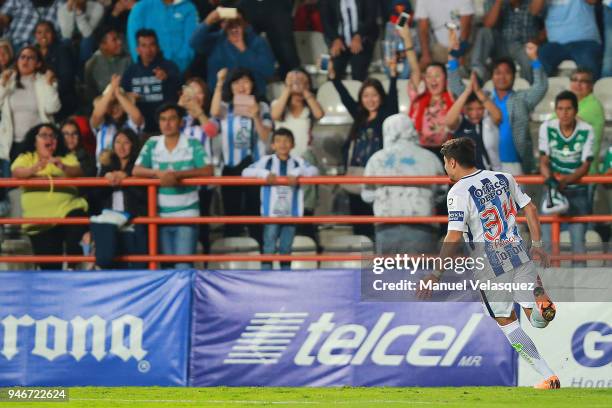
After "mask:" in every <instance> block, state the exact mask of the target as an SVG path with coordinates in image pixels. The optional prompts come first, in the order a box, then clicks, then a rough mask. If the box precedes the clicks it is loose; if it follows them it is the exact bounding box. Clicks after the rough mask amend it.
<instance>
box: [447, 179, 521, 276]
mask: <svg viewBox="0 0 612 408" xmlns="http://www.w3.org/2000/svg"><path fill="white" fill-rule="evenodd" d="M530 201H531V198H529V196H528V195H527V194H525V193H523V192H522V191H521V189H520V187H519V186H518V185H517V183H516V180H514V178H513V177H512V176H511V175H510V174H507V173H501V172H495V171H488V170H478V171H476V172H474V173H473V174H470V175H468V176H465V177H463V178H462V179H461V180H459V181H458V182H457V183H456V184H455V185H454V186H453V187H452V188H451V189H450V191H449V193H448V198H447V206H448V230H449V231H461V232H463V233H464V238H465V240H466V242H470V243H471V247H472V249H473V250H474V251H475V252H477V253H480V254H482V255H477V254H473V255H475V256H484V255H486V257H487V259H488V264H489V266H490V269H489V268H487V269H489V270H488V272H492V273H493V274H494V275H495V276H499V275H501V274H502V273H504V272H507V271H510V270H512V269H514V268H516V267H518V266H520V265H522V264H524V263H526V262H527V261H529V255H528V253H527V250H526V249H525V246H524V245H523V242H522V239H521V235H520V234H519V231H518V226H517V222H516V217H517V212H518V211H517V210H518V208H523V207H525V206H526V205H527V204H529V202H530Z"/></svg>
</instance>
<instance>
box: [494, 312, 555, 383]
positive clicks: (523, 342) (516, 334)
mask: <svg viewBox="0 0 612 408" xmlns="http://www.w3.org/2000/svg"><path fill="white" fill-rule="evenodd" d="M499 328H500V329H501V330H502V331H503V332H504V334H505V335H506V338H507V339H508V341H509V342H510V344H511V345H512V347H513V348H514V349H515V350H516V351H517V352H518V353H519V356H521V357H522V358H523V360H525V361H526V362H527V363H528V364H529V365H530V366H531V367H533V369H534V370H536V371H537V372H538V373H540V374H541V375H542V376H543V377H544V378H548V377H550V376H551V375H554V373H553V371H552V370H551V369H550V367H549V366H548V364H546V361H544V359H543V358H542V357H540V353H538V349H537V348H536V346H535V344H534V343H533V340H531V338H530V337H529V336H528V335H527V333H525V332H524V331H523V329H521V325H520V324H519V321H518V320H515V321H513V322H512V323H510V324H507V325H505V326H499Z"/></svg>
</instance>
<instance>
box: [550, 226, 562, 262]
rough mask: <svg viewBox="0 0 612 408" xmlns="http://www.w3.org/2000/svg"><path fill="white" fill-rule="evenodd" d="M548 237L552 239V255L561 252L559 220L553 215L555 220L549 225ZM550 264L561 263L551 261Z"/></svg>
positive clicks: (557, 254)
mask: <svg viewBox="0 0 612 408" xmlns="http://www.w3.org/2000/svg"><path fill="white" fill-rule="evenodd" d="M550 236H551V237H550V239H551V240H552V256H553V257H555V256H559V255H560V254H561V245H560V244H561V222H559V219H558V218H557V217H555V220H554V221H553V222H552V225H551V234H550ZM552 266H555V267H559V266H561V263H560V262H559V261H558V260H557V261H553V262H552Z"/></svg>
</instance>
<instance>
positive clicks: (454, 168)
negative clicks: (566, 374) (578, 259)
mask: <svg viewBox="0 0 612 408" xmlns="http://www.w3.org/2000/svg"><path fill="white" fill-rule="evenodd" d="M441 153H442V154H443V156H444V168H445V170H446V172H447V173H448V175H449V177H450V179H451V180H452V181H453V182H455V185H454V186H453V187H452V188H451V190H450V191H449V193H448V197H447V205H448V233H447V235H446V238H445V239H444V245H443V247H442V253H441V254H440V257H442V259H445V258H446V256H450V255H452V253H451V252H452V251H453V247H457V246H459V245H461V241H462V239H463V238H464V237H465V241H466V242H469V243H470V247H471V248H472V251H473V252H472V256H473V255H474V254H475V253H478V251H481V254H482V255H483V256H484V257H485V258H486V260H487V261H488V262H485V265H486V267H485V268H484V270H483V271H475V272H476V274H477V275H478V274H480V275H479V276H478V277H479V278H484V280H487V279H488V280H490V281H491V282H500V283H507V282H508V283H532V284H534V287H535V289H534V290H533V291H519V292H512V293H511V294H510V296H509V297H508V296H505V297H504V296H503V295H502V298H501V299H500V293H499V292H498V291H493V290H489V291H482V290H481V292H480V293H481V296H482V301H483V304H484V307H485V308H486V310H487V312H488V313H489V315H490V316H491V317H492V318H493V319H495V320H496V321H497V324H498V325H499V327H500V328H501V330H502V331H503V332H504V334H505V335H506V337H507V338H508V341H509V342H510V344H511V345H512V347H513V348H514V349H515V350H516V351H517V352H518V353H519V355H520V356H521V357H522V358H523V359H525V361H527V363H529V365H531V366H532V367H533V368H534V369H535V370H536V371H538V372H539V373H540V374H541V375H542V376H543V378H544V380H543V381H542V382H541V383H539V384H537V385H535V388H541V389H553V388H559V387H560V383H559V378H558V377H557V376H556V375H555V374H554V373H553V372H552V370H551V369H550V367H549V366H548V364H547V363H546V361H544V359H543V358H542V357H541V356H540V354H539V353H538V350H537V348H536V346H535V344H534V343H533V341H532V340H531V338H530V337H529V336H528V335H527V334H526V333H525V332H524V331H523V329H522V328H521V326H520V324H519V322H518V320H517V317H516V313H515V312H514V303H515V302H516V303H519V304H520V305H521V306H522V307H523V310H524V311H525V314H526V315H527V317H528V318H529V321H530V322H531V324H532V326H534V327H537V328H544V327H546V326H547V325H548V323H549V322H550V321H551V320H552V319H553V318H554V316H555V310H556V308H555V305H554V304H553V303H552V301H551V300H550V298H549V297H548V295H547V294H546V292H545V291H544V289H543V288H542V286H541V281H540V279H539V277H538V276H537V272H536V267H535V264H534V263H533V261H532V260H531V257H536V256H537V257H538V258H540V260H541V261H542V264H543V265H544V266H548V264H549V258H548V255H547V254H546V252H545V251H544V249H543V248H542V240H541V232H540V222H539V219H538V214H537V209H536V206H535V205H534V204H533V203H532V202H531V198H530V197H529V196H528V195H526V194H525V193H523V192H522V191H521V189H520V188H519V187H518V185H517V183H516V181H515V180H514V178H513V177H512V176H511V175H510V174H507V173H502V172H494V171H488V170H478V169H477V168H476V166H475V162H476V156H475V144H474V141H473V140H471V139H468V138H465V137H462V138H457V139H453V140H449V141H447V142H446V143H444V145H443V147H442V151H441ZM517 207H518V208H520V209H522V210H523V211H524V212H525V215H526V217H527V224H528V226H529V232H530V234H531V238H532V241H531V250H529V251H528V250H527V249H526V247H525V245H524V243H523V242H522V239H521V236H520V234H519V232H518V227H517V223H516V216H517ZM441 275H442V272H441V271H434V272H433V273H432V274H431V275H429V276H428V277H427V278H425V280H431V281H433V282H434V283H436V282H438V281H439V279H440V276H441ZM420 296H421V297H423V296H424V295H423V294H422V293H421V294H420ZM425 296H427V294H425ZM492 299H494V300H495V301H492Z"/></svg>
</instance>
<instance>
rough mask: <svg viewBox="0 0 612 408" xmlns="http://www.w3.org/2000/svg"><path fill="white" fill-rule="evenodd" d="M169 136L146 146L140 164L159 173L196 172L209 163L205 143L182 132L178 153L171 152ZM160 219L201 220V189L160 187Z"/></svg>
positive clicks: (157, 139)
mask: <svg viewBox="0 0 612 408" xmlns="http://www.w3.org/2000/svg"><path fill="white" fill-rule="evenodd" d="M164 140H165V136H163V135H161V136H153V137H151V138H149V140H147V142H146V143H145V145H144V146H143V147H142V150H141V151H140V154H139V155H138V159H136V165H138V166H143V167H146V168H148V169H155V170H168V169H171V170H175V171H182V170H193V169H201V168H203V167H205V166H206V165H207V164H208V158H207V156H206V151H205V150H204V148H203V147H202V143H200V141H198V140H196V139H190V138H189V137H188V136H187V135H186V134H185V133H181V136H180V137H179V141H178V144H177V145H176V147H175V148H174V150H172V151H169V150H168V149H167V148H166V144H165V142H164ZM157 210H158V212H159V216H160V217H197V216H199V215H200V200H199V196H198V187H197V186H177V187H160V188H159V190H158V193H157Z"/></svg>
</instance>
